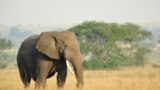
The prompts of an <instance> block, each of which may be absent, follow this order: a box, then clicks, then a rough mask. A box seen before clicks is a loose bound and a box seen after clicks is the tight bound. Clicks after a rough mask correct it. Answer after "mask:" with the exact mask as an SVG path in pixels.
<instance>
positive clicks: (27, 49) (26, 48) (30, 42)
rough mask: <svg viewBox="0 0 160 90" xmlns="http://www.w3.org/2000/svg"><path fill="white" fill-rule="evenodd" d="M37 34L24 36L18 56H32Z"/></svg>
mask: <svg viewBox="0 0 160 90" xmlns="http://www.w3.org/2000/svg"><path fill="white" fill-rule="evenodd" d="M38 37H39V35H33V36H30V37H28V38H26V39H25V40H24V41H23V42H22V44H21V46H20V48H19V51H18V55H17V58H18V57H21V58H24V57H28V58H32V57H31V56H33V55H34V54H35V53H36V48H35V45H36V43H37V39H38Z"/></svg>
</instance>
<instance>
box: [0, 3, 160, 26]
mask: <svg viewBox="0 0 160 90" xmlns="http://www.w3.org/2000/svg"><path fill="white" fill-rule="evenodd" d="M86 20H97V21H104V22H118V23H125V22H134V23H148V22H160V0H0V24H4V25H9V26H10V25H17V24H22V25H28V24H34V25H37V24H40V25H65V26H67V25H74V24H78V23H81V22H83V21H86Z"/></svg>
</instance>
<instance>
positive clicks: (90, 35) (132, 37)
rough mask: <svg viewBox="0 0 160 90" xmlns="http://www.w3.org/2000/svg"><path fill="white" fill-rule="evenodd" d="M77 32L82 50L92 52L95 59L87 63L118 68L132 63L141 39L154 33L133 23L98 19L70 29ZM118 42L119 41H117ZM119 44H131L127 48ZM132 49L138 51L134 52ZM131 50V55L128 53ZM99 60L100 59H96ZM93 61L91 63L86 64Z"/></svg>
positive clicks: (86, 52) (85, 52)
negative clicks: (108, 21)
mask: <svg viewBox="0 0 160 90" xmlns="http://www.w3.org/2000/svg"><path fill="white" fill-rule="evenodd" d="M69 30H70V31H73V32H75V34H76V35H77V36H78V39H79V41H80V44H81V51H82V53H83V54H85V55H87V54H88V53H92V59H93V60H94V61H95V62H96V63H99V64H101V65H99V64H94V62H93V61H91V60H87V61H85V65H90V66H88V67H91V65H92V63H93V67H91V68H95V67H96V66H95V65H98V66H97V68H98V67H99V68H117V67H118V66H119V65H129V64H132V63H133V61H134V59H135V54H136V52H138V51H137V50H140V49H138V44H139V42H140V41H141V40H144V39H146V38H150V37H151V36H152V34H151V33H150V32H147V31H145V30H143V29H142V28H141V27H140V26H138V25H136V24H132V23H126V24H117V23H104V22H96V21H86V22H83V23H82V24H79V25H77V26H75V27H72V28H70V29H69ZM117 42H118V43H117ZM119 44H123V45H129V46H130V47H129V48H127V49H126V47H125V48H123V47H119ZM132 50H136V52H134V53H132ZM128 52H130V54H129V55H127V54H126V53H128ZM96 60H98V61H96ZM88 62H91V63H90V64H86V63H88Z"/></svg>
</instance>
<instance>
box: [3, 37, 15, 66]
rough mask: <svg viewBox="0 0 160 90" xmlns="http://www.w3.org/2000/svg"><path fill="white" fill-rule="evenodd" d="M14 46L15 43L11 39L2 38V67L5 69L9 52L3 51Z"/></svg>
mask: <svg viewBox="0 0 160 90" xmlns="http://www.w3.org/2000/svg"><path fill="white" fill-rule="evenodd" d="M12 46H13V44H12V42H11V41H10V40H6V39H4V38H0V69H4V68H5V67H6V66H7V60H6V58H7V57H8V54H7V53H4V52H3V51H4V50H6V49H10V48H11V47H12Z"/></svg>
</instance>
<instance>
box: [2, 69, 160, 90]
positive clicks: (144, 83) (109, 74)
mask: <svg viewBox="0 0 160 90" xmlns="http://www.w3.org/2000/svg"><path fill="white" fill-rule="evenodd" d="M84 80H85V85H84V88H83V90H160V68H145V67H143V68H122V69H119V70H99V71H98V70H96V71H84ZM75 83H76V80H75V77H74V76H73V75H71V74H70V73H69V74H68V76H67V80H66V84H65V87H64V89H63V90H75V89H76V87H75ZM33 89H34V82H33V81H32V82H31V87H30V88H29V90H33ZM0 90H23V85H22V83H21V80H20V78H19V74H18V70H17V69H11V70H7V69H6V70H0ZM46 90H57V86H56V77H55V76H54V77H52V78H51V79H48V80H47V88H46Z"/></svg>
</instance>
